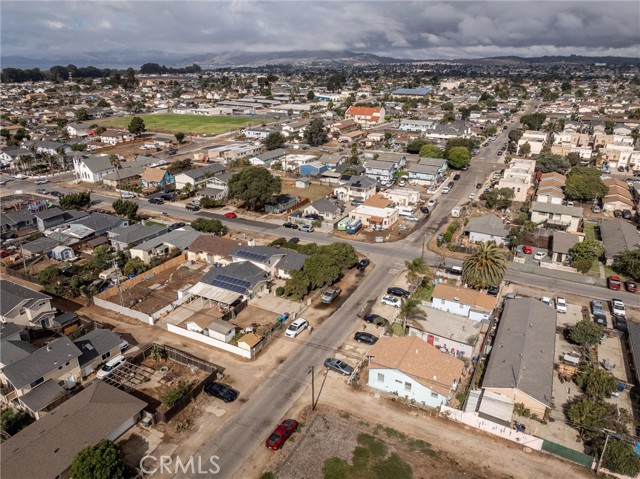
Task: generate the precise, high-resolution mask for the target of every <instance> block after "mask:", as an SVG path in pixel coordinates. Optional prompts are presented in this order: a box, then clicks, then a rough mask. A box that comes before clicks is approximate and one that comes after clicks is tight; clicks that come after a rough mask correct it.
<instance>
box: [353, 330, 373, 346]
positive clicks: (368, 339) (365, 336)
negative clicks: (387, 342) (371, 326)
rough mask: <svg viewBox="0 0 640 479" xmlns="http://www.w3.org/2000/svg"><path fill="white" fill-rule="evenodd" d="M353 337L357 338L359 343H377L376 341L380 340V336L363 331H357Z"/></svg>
mask: <svg viewBox="0 0 640 479" xmlns="http://www.w3.org/2000/svg"><path fill="white" fill-rule="evenodd" d="M353 339H355V340H356V341H358V342H359V343H365V344H376V341H377V340H378V338H377V337H376V336H374V335H373V334H371V333H363V332H362V331H359V332H357V333H356V334H355V335H354V336H353Z"/></svg>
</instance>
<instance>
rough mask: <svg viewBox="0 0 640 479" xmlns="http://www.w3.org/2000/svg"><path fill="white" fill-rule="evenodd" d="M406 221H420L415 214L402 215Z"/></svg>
mask: <svg viewBox="0 0 640 479" xmlns="http://www.w3.org/2000/svg"><path fill="white" fill-rule="evenodd" d="M404 219H405V220H407V221H420V219H419V218H418V217H417V216H416V215H408V216H405V217H404Z"/></svg>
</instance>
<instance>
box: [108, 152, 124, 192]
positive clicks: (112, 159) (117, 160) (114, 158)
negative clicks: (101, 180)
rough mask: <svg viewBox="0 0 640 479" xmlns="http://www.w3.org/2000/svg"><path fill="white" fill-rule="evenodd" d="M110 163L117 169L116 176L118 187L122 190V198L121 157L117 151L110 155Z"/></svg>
mask: <svg viewBox="0 0 640 479" xmlns="http://www.w3.org/2000/svg"><path fill="white" fill-rule="evenodd" d="M109 163H110V164H111V166H114V167H115V169H116V177H117V178H118V189H119V190H120V198H121V199H122V188H121V187H120V157H119V156H118V155H116V154H115V153H112V154H111V155H109Z"/></svg>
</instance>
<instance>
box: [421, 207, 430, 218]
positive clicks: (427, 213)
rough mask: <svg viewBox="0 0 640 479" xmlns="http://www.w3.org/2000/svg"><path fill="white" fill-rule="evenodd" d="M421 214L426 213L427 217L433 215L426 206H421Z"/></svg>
mask: <svg viewBox="0 0 640 479" xmlns="http://www.w3.org/2000/svg"><path fill="white" fill-rule="evenodd" d="M420 212H421V213H424V214H425V215H426V216H429V214H430V213H431V211H430V210H429V208H428V207H426V206H421V207H420Z"/></svg>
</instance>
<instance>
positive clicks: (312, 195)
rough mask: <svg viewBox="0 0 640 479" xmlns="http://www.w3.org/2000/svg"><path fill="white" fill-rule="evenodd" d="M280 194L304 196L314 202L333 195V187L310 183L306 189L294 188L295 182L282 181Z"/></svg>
mask: <svg viewBox="0 0 640 479" xmlns="http://www.w3.org/2000/svg"><path fill="white" fill-rule="evenodd" d="M282 193H288V194H290V195H295V196H304V197H305V198H309V201H311V202H314V201H315V200H317V199H320V198H324V197H325V196H327V195H331V194H333V187H331V186H330V185H323V184H320V183H319V182H314V181H312V182H311V183H310V184H309V187H308V188H296V186H295V182H293V181H287V180H283V181H282Z"/></svg>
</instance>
